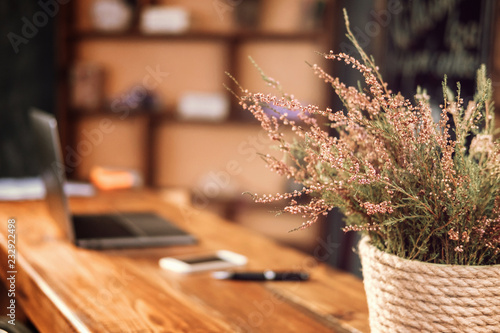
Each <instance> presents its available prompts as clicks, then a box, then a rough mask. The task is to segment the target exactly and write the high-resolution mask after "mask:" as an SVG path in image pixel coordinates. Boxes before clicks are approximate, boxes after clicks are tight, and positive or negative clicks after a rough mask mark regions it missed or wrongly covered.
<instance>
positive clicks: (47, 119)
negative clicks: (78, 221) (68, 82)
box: [30, 109, 75, 243]
mask: <svg viewBox="0 0 500 333" xmlns="http://www.w3.org/2000/svg"><path fill="white" fill-rule="evenodd" d="M30 118H31V122H32V126H33V130H34V132H35V137H36V139H37V142H38V148H39V151H40V154H39V155H40V162H41V170H40V171H41V175H42V180H43V182H44V184H45V189H46V201H47V203H48V208H49V211H50V214H51V216H52V218H53V219H54V220H55V221H56V223H58V224H59V226H60V227H61V229H62V230H63V232H64V234H65V236H66V237H67V238H68V240H70V241H71V242H73V243H74V242H75V234H74V230H73V226H72V223H71V221H70V213H69V207H68V200H67V198H66V195H65V193H64V183H65V181H66V176H65V173H64V172H65V169H64V162H63V158H62V150H61V144H60V140H59V133H58V129H57V121H56V119H55V117H54V116H53V115H51V114H49V113H46V112H43V111H41V110H38V109H31V110H30Z"/></svg>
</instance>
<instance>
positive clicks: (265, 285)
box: [0, 191, 369, 333]
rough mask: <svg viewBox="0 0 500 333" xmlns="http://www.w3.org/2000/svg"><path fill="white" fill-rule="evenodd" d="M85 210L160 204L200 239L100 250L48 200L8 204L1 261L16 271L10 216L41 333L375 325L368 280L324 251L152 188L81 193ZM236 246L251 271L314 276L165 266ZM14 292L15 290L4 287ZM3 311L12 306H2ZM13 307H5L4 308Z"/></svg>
mask: <svg viewBox="0 0 500 333" xmlns="http://www.w3.org/2000/svg"><path fill="white" fill-rule="evenodd" d="M70 205H71V209H72V211H73V212H75V213H83V212H86V213H89V212H95V213H104V212H113V211H120V210H122V211H123V210H126V211H144V210H150V211H154V212H156V213H158V214H160V215H162V216H164V217H166V218H168V219H171V220H172V221H174V222H175V223H177V224H178V225H180V226H181V227H182V228H184V229H186V230H188V231H190V232H192V233H193V234H195V235H196V236H197V237H198V238H199V239H200V243H199V244H197V245H195V246H192V245H191V246H174V247H161V248H148V249H126V250H112V251H111V250H108V251H95V250H86V249H81V248H77V247H75V246H74V245H72V244H70V243H68V242H67V241H66V240H65V239H64V238H63V236H62V233H61V232H60V231H59V230H58V228H57V226H56V225H55V223H54V221H53V220H52V218H51V217H50V216H49V215H48V211H47V208H46V206H45V204H44V202H42V201H31V202H0V233H1V235H0V264H1V267H2V268H1V273H0V275H1V277H2V281H4V283H5V282H6V281H7V280H6V279H7V277H8V276H10V274H9V273H8V271H11V269H9V267H8V266H7V262H8V258H7V253H8V241H7V234H8V220H9V219H11V218H14V219H15V221H16V222H15V225H16V251H17V258H16V267H15V270H16V272H17V273H15V294H16V306H18V307H21V308H22V309H24V311H25V312H26V314H27V315H28V317H29V318H30V319H31V320H32V322H33V323H34V324H35V326H36V327H37V328H38V329H39V330H40V331H41V332H58V333H59V332H116V333H118V332H120V333H126V332H186V333H209V332H266V333H269V332H278V333H290V332H301V333H307V332H314V333H319V332H368V331H369V327H368V310H367V305H366V299H365V294H364V290H363V284H362V282H361V281H360V280H358V279H357V278H355V277H353V276H351V275H349V274H346V273H342V272H339V271H336V270H334V269H331V268H329V267H328V266H327V265H325V264H323V263H322V262H321V261H322V260H325V259H326V255H328V249H326V250H325V249H324V245H318V249H317V251H316V252H315V253H316V258H315V257H314V256H307V255H305V254H303V253H300V252H298V251H296V250H293V249H290V248H286V247H282V246H280V245H278V244H277V243H275V242H274V241H272V240H270V239H267V238H264V237H263V236H261V235H258V234H256V233H252V232H251V231H249V230H247V229H244V228H242V227H240V226H238V225H236V224H233V223H230V222H227V221H225V220H223V219H221V218H218V217H216V216H214V215H212V214H209V213H206V212H202V211H199V210H195V209H193V208H191V207H186V206H180V205H175V204H172V203H169V202H167V201H165V200H162V199H161V197H160V196H159V195H158V194H157V193H155V192H152V191H124V192H109V193H99V194H98V195H97V196H96V197H92V198H72V199H71V201H70ZM218 249H227V250H232V251H235V252H238V253H241V254H243V255H246V256H247V257H248V259H249V263H248V265H247V267H246V268H247V269H249V270H264V269H275V270H279V269H284V270H285V269H304V270H307V271H309V272H310V273H311V279H310V280H309V281H307V282H245V281H230V280H215V279H213V278H211V276H210V273H206V272H205V273H195V274H191V275H181V274H176V273H171V272H167V271H164V270H162V269H161V268H159V266H158V260H159V259H160V258H161V257H165V256H175V255H182V254H188V253H197V252H203V251H207V250H218ZM1 297H6V295H1ZM2 311H5V309H4V310H2ZM1 314H2V315H3V312H2V313H1Z"/></svg>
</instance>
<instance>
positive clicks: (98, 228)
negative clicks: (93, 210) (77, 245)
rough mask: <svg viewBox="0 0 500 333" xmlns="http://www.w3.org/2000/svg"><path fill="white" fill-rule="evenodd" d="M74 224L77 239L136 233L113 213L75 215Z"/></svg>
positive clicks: (127, 235)
mask: <svg viewBox="0 0 500 333" xmlns="http://www.w3.org/2000/svg"><path fill="white" fill-rule="evenodd" d="M73 225H74V227H75V236H76V238H77V239H93V238H120V237H130V236H132V235H134V233H133V232H132V231H130V230H129V229H128V228H126V227H125V226H124V225H123V224H122V223H120V221H119V220H118V219H117V218H116V217H114V216H112V215H75V216H73Z"/></svg>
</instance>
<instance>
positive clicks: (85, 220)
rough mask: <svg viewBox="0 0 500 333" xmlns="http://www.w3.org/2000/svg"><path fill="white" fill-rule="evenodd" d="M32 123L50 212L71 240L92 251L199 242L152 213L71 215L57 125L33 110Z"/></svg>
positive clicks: (43, 114)
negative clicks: (65, 190) (65, 188)
mask: <svg viewBox="0 0 500 333" xmlns="http://www.w3.org/2000/svg"><path fill="white" fill-rule="evenodd" d="M30 119H31V122H32V126H33V130H34V132H35V138H36V140H37V141H38V144H39V151H40V162H41V166H42V168H41V176H42V180H43V182H44V184H45V187H46V201H47V203H48V208H49V210H50V214H51V215H52V217H53V219H54V220H55V221H56V222H57V223H58V224H59V226H60V227H61V229H62V230H63V232H64V234H65V235H66V237H67V238H68V240H70V241H71V242H73V243H74V244H76V245H77V246H79V247H84V248H90V249H110V248H133V247H153V246H170V245H187V244H194V243H196V242H197V240H196V238H195V237H194V236H193V235H191V234H189V233H188V232H186V231H184V230H182V229H181V228H179V227H178V226H176V225H175V224H174V223H172V222H171V221H167V220H165V219H164V218H162V217H160V216H158V215H156V214H154V213H151V212H116V213H115V212H113V213H110V214H82V215H71V214H70V211H69V206H68V199H67V197H66V194H65V192H64V187H63V185H64V183H65V181H66V176H65V171H64V170H65V169H64V164H63V158H62V150H61V143H60V140H59V133H58V129H57V121H56V119H55V117H54V116H53V115H51V114H49V113H46V112H43V111H41V110H38V109H31V110H30Z"/></svg>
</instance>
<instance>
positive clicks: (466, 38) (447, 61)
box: [383, 0, 495, 106]
mask: <svg viewBox="0 0 500 333" xmlns="http://www.w3.org/2000/svg"><path fill="white" fill-rule="evenodd" d="M401 4H402V5H403V10H402V11H401V12H400V13H398V14H397V15H393V17H392V19H391V22H390V24H389V26H388V35H387V48H386V63H385V66H383V70H384V78H385V80H386V81H387V82H388V83H389V87H390V88H391V89H392V90H393V91H401V92H402V93H403V95H405V96H406V97H407V98H410V97H412V96H413V95H414V94H415V90H416V87H417V86H421V87H423V88H425V89H426V90H427V92H428V94H429V95H431V97H432V99H431V102H432V103H433V104H434V105H436V106H437V105H438V104H440V103H441V102H442V100H443V99H442V96H443V94H442V81H443V77H444V75H445V74H446V75H447V77H448V86H449V87H450V88H451V89H453V90H456V82H457V81H460V83H461V86H462V97H464V98H465V99H467V98H468V97H471V96H472V95H473V94H474V89H475V88H474V87H475V72H476V70H477V69H478V68H479V66H480V65H481V64H482V63H484V64H486V65H487V66H488V65H489V64H490V61H491V59H490V57H489V55H490V52H491V50H492V41H491V38H492V18H493V14H494V6H495V2H494V1H493V0H477V1H476V0H413V1H401ZM488 69H489V68H488Z"/></svg>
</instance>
